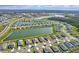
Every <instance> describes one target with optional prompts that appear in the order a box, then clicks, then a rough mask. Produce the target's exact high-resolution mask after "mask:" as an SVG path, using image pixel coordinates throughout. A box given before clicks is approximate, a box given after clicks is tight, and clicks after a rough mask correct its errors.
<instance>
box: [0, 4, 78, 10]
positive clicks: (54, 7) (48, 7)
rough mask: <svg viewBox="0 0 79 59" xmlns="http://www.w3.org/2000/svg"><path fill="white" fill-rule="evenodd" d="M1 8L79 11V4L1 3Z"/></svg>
mask: <svg viewBox="0 0 79 59" xmlns="http://www.w3.org/2000/svg"><path fill="white" fill-rule="evenodd" d="M0 10H68V11H71V10H72V11H79V5H0Z"/></svg>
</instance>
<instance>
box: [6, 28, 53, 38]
mask: <svg viewBox="0 0 79 59" xmlns="http://www.w3.org/2000/svg"><path fill="white" fill-rule="evenodd" d="M51 33H53V31H52V27H45V28H32V29H29V30H27V29H26V30H17V31H14V32H13V33H12V34H11V35H10V36H9V37H8V38H7V39H9V40H11V39H21V38H24V37H32V36H38V35H42V34H51Z"/></svg>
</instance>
